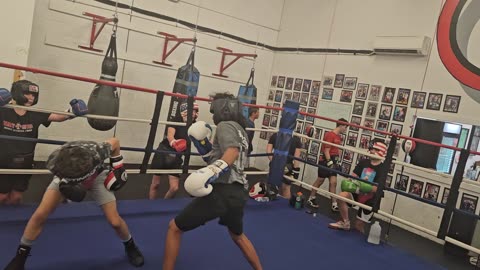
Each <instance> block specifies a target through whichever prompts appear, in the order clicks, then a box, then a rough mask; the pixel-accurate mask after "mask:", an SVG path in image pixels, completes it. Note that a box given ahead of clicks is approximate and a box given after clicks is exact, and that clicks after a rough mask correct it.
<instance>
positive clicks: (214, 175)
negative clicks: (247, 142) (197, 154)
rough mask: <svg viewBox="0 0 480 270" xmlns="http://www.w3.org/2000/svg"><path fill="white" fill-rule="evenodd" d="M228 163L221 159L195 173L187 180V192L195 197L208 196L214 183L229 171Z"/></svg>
mask: <svg viewBox="0 0 480 270" xmlns="http://www.w3.org/2000/svg"><path fill="white" fill-rule="evenodd" d="M228 169H229V166H228V164H227V162H225V161H223V160H221V159H219V160H216V161H215V162H213V163H212V164H210V165H208V166H207V167H205V168H201V169H199V170H196V171H194V172H193V173H192V174H190V175H189V176H188V177H187V179H186V180H185V184H184V186H185V190H186V191H187V192H188V194H190V195H192V196H194V197H203V196H207V195H208V194H210V192H212V189H213V186H212V185H211V183H212V182H214V181H215V180H217V179H218V177H219V176H220V175H221V174H223V173H224V172H226V171H228Z"/></svg>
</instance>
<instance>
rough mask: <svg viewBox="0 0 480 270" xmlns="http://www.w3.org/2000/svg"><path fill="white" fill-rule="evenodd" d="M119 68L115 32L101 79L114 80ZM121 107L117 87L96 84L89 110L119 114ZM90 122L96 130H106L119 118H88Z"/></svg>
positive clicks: (103, 63) (100, 113) (103, 64)
mask: <svg viewBox="0 0 480 270" xmlns="http://www.w3.org/2000/svg"><path fill="white" fill-rule="evenodd" d="M117 70H118V64H117V38H116V34H115V32H114V33H113V34H112V37H111V38H110V44H109V45H108V49H107V53H106V54H105V58H104V59H103V62H102V75H101V76H100V80H105V81H112V82H114V81H115V76H116V75H117ZM119 108H120V100H119V98H118V92H117V88H116V87H113V86H108V85H101V84H97V85H95V88H93V91H92V93H91V94H90V98H89V99H88V111H89V113H90V114H96V115H106V116H118V111H119ZM88 123H89V124H90V126H91V127H92V128H94V129H96V130H100V131H106V130H110V129H112V128H113V127H114V126H115V125H116V124H117V120H104V119H93V118H88Z"/></svg>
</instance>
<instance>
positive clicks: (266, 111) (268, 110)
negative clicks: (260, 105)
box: [265, 103, 273, 113]
mask: <svg viewBox="0 0 480 270" xmlns="http://www.w3.org/2000/svg"><path fill="white" fill-rule="evenodd" d="M267 107H273V104H272V103H267ZM271 111H272V110H271V109H265V113H270V112H271Z"/></svg>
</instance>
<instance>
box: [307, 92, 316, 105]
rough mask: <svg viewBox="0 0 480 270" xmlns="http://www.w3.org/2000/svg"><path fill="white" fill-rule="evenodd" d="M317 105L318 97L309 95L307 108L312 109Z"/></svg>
mask: <svg viewBox="0 0 480 270" xmlns="http://www.w3.org/2000/svg"><path fill="white" fill-rule="evenodd" d="M317 105H318V95H314V94H312V95H310V100H309V101H308V106H309V107H313V108H317Z"/></svg>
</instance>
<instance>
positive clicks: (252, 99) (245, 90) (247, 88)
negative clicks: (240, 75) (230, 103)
mask: <svg viewBox="0 0 480 270" xmlns="http://www.w3.org/2000/svg"><path fill="white" fill-rule="evenodd" d="M254 77H255V69H253V68H252V71H250V77H249V78H248V81H247V84H245V85H242V86H240V88H239V89H238V100H240V102H242V103H247V104H257V87H256V86H255V85H254V84H253V79H254ZM250 81H251V83H250ZM249 108H250V107H247V106H243V111H242V114H243V116H244V117H245V119H248V117H249V115H248V109H249Z"/></svg>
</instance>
